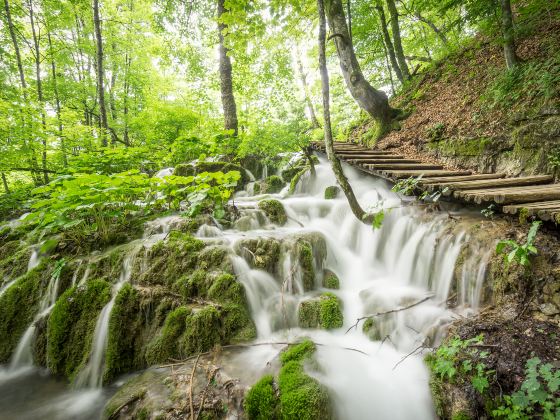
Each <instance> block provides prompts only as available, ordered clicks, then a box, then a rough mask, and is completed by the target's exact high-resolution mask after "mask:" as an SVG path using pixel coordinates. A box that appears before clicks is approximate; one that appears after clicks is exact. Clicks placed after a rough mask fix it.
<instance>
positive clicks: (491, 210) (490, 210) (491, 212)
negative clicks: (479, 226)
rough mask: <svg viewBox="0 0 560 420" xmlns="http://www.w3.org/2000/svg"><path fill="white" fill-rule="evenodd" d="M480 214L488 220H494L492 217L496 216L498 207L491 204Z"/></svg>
mask: <svg viewBox="0 0 560 420" xmlns="http://www.w3.org/2000/svg"><path fill="white" fill-rule="evenodd" d="M480 213H481V214H482V215H483V216H484V217H486V218H487V219H490V218H492V216H494V214H496V205H495V204H490V205H489V206H488V207H486V208H485V209H482V210H480Z"/></svg>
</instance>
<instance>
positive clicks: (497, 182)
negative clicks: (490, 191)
mask: <svg viewBox="0 0 560 420" xmlns="http://www.w3.org/2000/svg"><path fill="white" fill-rule="evenodd" d="M552 181H554V178H553V177H551V176H549V175H541V176H528V177H523V178H506V179H488V180H481V181H464V182H447V183H445V184H437V185H436V186H434V187H433V188H437V189H445V188H448V190H447V191H446V192H445V193H444V195H451V194H452V193H453V191H457V190H477V189H481V188H486V187H488V188H493V187H506V186H511V187H516V186H524V185H540V184H550V183H551V182H552Z"/></svg>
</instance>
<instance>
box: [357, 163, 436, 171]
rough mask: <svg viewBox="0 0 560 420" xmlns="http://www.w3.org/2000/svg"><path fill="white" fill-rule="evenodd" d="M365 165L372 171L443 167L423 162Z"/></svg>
mask: <svg viewBox="0 0 560 420" xmlns="http://www.w3.org/2000/svg"><path fill="white" fill-rule="evenodd" d="M365 166H366V167H367V168H368V169H371V170H372V171H379V170H384V169H389V170H397V171H400V170H403V169H408V170H411V171H415V170H434V169H443V166H441V165H430V164H423V163H380V164H368V165H365Z"/></svg>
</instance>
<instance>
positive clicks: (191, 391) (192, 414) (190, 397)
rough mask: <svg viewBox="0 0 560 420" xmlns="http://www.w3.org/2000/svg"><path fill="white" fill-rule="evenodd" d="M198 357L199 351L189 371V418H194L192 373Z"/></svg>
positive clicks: (192, 419)
mask: <svg viewBox="0 0 560 420" xmlns="http://www.w3.org/2000/svg"><path fill="white" fill-rule="evenodd" d="M198 359H200V353H199V354H198V356H196V360H195V361H194V365H193V368H192V371H191V384H190V385H191V386H190V389H189V405H190V410H191V420H194V406H193V395H192V394H193V386H194V373H195V371H196V366H197V365H198Z"/></svg>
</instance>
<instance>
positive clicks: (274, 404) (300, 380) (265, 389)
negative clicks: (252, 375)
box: [245, 340, 332, 420]
mask: <svg viewBox="0 0 560 420" xmlns="http://www.w3.org/2000/svg"><path fill="white" fill-rule="evenodd" d="M314 352H315V345H314V344H313V342H311V341H309V340H305V341H303V342H302V343H299V344H296V345H292V346H290V347H288V349H286V350H285V351H284V352H283V353H282V354H281V355H280V361H281V364H282V367H281V369H280V372H279V374H278V382H277V383H278V385H277V387H278V389H279V396H277V393H276V392H275V385H276V384H275V381H274V378H273V377H272V376H271V375H266V376H264V377H263V378H261V380H260V381H258V382H257V383H256V384H255V385H254V386H253V387H252V388H251V389H250V390H249V392H248V393H247V397H246V401H245V409H246V411H247V415H248V417H249V419H250V420H252V419H264V418H272V419H274V418H281V419H285V420H288V419H307V420H311V419H331V418H332V410H331V404H330V400H329V396H328V393H327V392H326V389H325V388H324V387H323V386H322V385H321V384H320V383H319V382H318V381H317V380H315V379H313V378H311V377H310V376H309V375H307V374H306V373H305V370H304V365H305V364H306V363H307V362H308V361H309V359H310V358H311V356H312V355H313V353H314Z"/></svg>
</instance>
